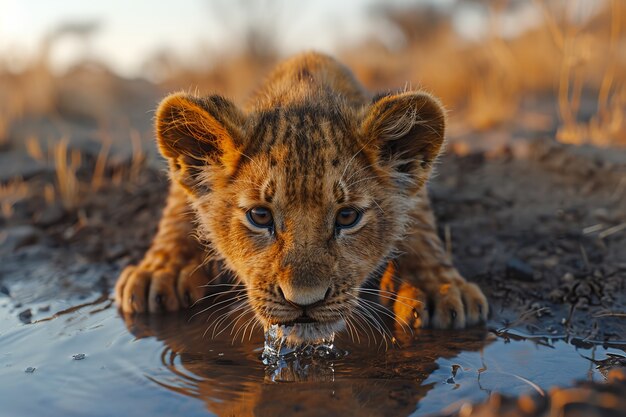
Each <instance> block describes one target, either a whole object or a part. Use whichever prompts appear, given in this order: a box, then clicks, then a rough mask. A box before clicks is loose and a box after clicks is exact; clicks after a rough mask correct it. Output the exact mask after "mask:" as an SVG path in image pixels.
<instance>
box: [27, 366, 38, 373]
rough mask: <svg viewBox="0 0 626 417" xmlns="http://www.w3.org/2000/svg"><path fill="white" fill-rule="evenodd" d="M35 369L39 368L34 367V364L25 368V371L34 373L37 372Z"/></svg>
mask: <svg viewBox="0 0 626 417" xmlns="http://www.w3.org/2000/svg"><path fill="white" fill-rule="evenodd" d="M35 369H37V368H33V367H32V366H29V367H28V368H26V369H24V372H26V373H27V374H32V373H33V372H35Z"/></svg>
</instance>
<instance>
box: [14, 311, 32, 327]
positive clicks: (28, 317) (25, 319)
mask: <svg viewBox="0 0 626 417" xmlns="http://www.w3.org/2000/svg"><path fill="white" fill-rule="evenodd" d="M17 317H18V318H19V319H20V321H21V322H22V323H24V324H30V323H31V321H32V318H33V312H32V311H31V309H30V308H27V309H26V310H24V311H22V312H20V313H19V314H18V315H17Z"/></svg>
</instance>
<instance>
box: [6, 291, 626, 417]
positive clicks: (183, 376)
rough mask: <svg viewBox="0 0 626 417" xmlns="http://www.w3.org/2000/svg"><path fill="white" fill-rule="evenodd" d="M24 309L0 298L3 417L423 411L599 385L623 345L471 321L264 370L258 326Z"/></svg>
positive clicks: (342, 340)
mask: <svg viewBox="0 0 626 417" xmlns="http://www.w3.org/2000/svg"><path fill="white" fill-rule="evenodd" d="M29 307H30V308H31V311H33V312H34V314H33V316H32V317H31V319H30V320H31V321H32V323H31V324H23V323H21V322H20V321H19V320H18V319H17V314H16V310H15V309H14V307H13V306H12V305H11V304H10V303H8V302H7V303H5V304H2V303H0V392H1V393H2V396H1V397H2V399H1V403H0V407H1V410H2V414H3V415H9V416H13V415H15V416H18V415H45V416H52V417H54V416H71V415H81V414H84V412H85V410H89V414H90V415H94V416H110V415H125V416H128V415H151V416H171V415H185V416H206V415H236V416H245V415H268V416H269V415H272V416H276V415H311V414H315V415H355V414H356V415H373V416H377V415H380V416H383V415H398V416H403V415H404V416H424V415H431V414H437V413H440V412H442V411H445V412H450V411H454V410H456V409H458V408H459V407H460V405H461V404H462V403H463V402H465V401H474V402H475V401H484V400H486V399H487V398H488V397H489V395H490V393H491V392H496V391H497V392H501V393H505V394H512V395H520V394H524V393H538V395H543V394H544V393H545V392H546V391H547V390H548V389H549V388H550V387H552V386H556V385H558V386H569V385H571V384H572V383H573V381H574V380H576V379H578V380H580V379H583V380H602V379H603V378H604V375H603V366H602V365H603V364H605V363H608V362H607V361H609V362H610V361H616V360H617V361H619V360H623V356H624V349H625V347H626V345H620V344H613V345H611V346H602V345H595V344H592V343H588V342H583V341H580V340H574V341H573V343H572V341H570V342H566V341H565V340H564V339H562V338H555V337H541V336H533V337H526V336H524V335H522V334H516V333H494V332H489V331H486V330H480V329H474V330H470V331H463V332H445V331H424V332H421V334H419V335H418V336H417V337H415V338H414V339H413V340H403V341H402V344H404V346H402V347H401V348H398V347H389V348H387V347H386V346H385V344H384V343H381V342H380V341H376V340H374V338H373V337H372V336H371V335H370V339H369V340H368V338H367V337H366V336H365V335H364V336H362V338H361V340H360V343H358V342H353V341H352V340H351V338H350V337H349V335H347V334H338V335H337V337H336V338H335V340H334V341H329V343H332V346H331V345H327V346H326V348H324V349H323V352H322V353H324V354H318V353H319V352H317V353H316V352H309V353H310V355H298V356H297V357H295V358H293V357H291V358H289V357H288V356H287V357H281V359H280V360H278V361H273V362H267V361H266V363H265V364H264V363H263V361H262V360H261V357H262V354H263V349H264V339H263V334H262V333H261V332H260V331H258V330H257V331H256V332H253V333H251V334H248V335H246V337H244V338H243V341H242V340H241V339H242V338H241V337H238V338H237V340H236V341H234V342H233V340H232V339H233V335H234V332H232V333H231V331H230V329H226V330H225V331H223V332H221V333H220V334H219V335H218V336H216V337H215V338H212V337H211V333H210V332H208V333H207V331H206V330H207V324H206V323H205V320H204V319H203V318H202V317H200V316H199V317H195V318H193V319H192V320H190V319H189V318H190V316H191V314H175V315H168V316H160V317H159V316H145V317H136V318H126V319H124V318H122V317H121V316H120V315H119V314H118V312H117V311H116V309H115V308H114V307H112V306H111V303H110V301H109V300H108V299H106V298H98V297H93V298H92V299H88V300H86V301H84V302H81V303H79V302H76V303H73V305H71V306H68V305H67V304H64V303H60V302H53V303H49V305H46V306H43V307H44V308H42V309H40V308H39V306H36V305H35V306H29ZM328 352H331V353H332V352H335V353H336V352H340V354H336V355H335V354H333V355H329V356H325V353H328Z"/></svg>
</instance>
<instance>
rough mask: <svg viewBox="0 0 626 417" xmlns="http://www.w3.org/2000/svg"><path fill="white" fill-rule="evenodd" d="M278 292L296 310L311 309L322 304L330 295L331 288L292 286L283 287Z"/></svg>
mask: <svg viewBox="0 0 626 417" xmlns="http://www.w3.org/2000/svg"><path fill="white" fill-rule="evenodd" d="M278 292H279V293H280V295H281V296H282V297H283V298H284V299H285V301H287V302H288V303H289V304H291V305H292V306H294V307H296V308H302V309H306V308H311V307H315V306H317V305H320V304H321V303H323V302H324V300H326V298H328V296H329V295H330V287H328V288H326V287H308V288H302V287H295V286H292V285H281V286H279V287H278Z"/></svg>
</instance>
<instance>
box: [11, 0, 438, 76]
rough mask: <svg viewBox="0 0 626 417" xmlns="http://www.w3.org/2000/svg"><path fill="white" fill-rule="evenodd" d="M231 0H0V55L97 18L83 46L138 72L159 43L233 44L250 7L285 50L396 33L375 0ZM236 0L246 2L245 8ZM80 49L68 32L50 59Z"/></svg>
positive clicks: (19, 53) (29, 49) (127, 71)
mask: <svg viewBox="0 0 626 417" xmlns="http://www.w3.org/2000/svg"><path fill="white" fill-rule="evenodd" d="M421 1H424V0H421ZM406 2H407V0H393V1H389V0H387V1H386V2H385V3H386V4H389V3H393V4H397V3H406ZM233 3H236V2H233V1H232V0H231V1H230V2H229V0H223V1H219V0H216V1H211V0H178V1H167V2H166V1H157V0H108V1H106V2H104V1H90V0H54V1H53V0H0V54H2V55H4V56H7V54H9V56H11V57H12V59H14V60H15V62H19V60H20V57H22V58H26V57H30V56H32V55H33V54H35V53H36V51H37V47H38V45H39V42H40V40H41V39H42V38H43V37H44V36H45V35H46V34H47V33H49V32H50V31H52V30H53V29H54V28H55V27H57V26H58V25H59V24H60V23H62V22H85V21H97V22H99V23H100V24H101V27H100V29H99V30H98V32H97V33H96V34H95V36H93V38H92V39H91V40H90V41H89V43H88V44H87V45H88V47H87V49H88V51H87V52H88V53H89V54H90V55H91V56H92V57H94V58H98V59H101V60H104V61H105V62H107V63H108V64H109V65H110V66H112V67H113V68H114V69H115V70H116V71H118V72H120V73H122V74H124V75H136V74H137V72H138V71H139V68H140V66H141V63H142V62H143V61H144V60H145V58H146V57H147V56H149V55H150V54H152V53H154V52H156V51H158V50H163V49H170V50H174V51H176V52H177V54H178V55H181V56H185V57H190V58H191V57H193V53H194V52H197V50H198V47H199V45H200V44H204V45H206V46H208V47H209V48H215V49H223V48H226V49H229V48H231V47H234V46H235V45H227V44H228V42H229V41H230V42H231V43H232V36H233V34H234V33H235V34H236V33H237V32H238V31H240V26H242V25H243V24H244V22H245V21H246V19H249V16H250V13H254V14H265V15H264V16H260V17H261V18H264V19H266V21H270V22H275V25H276V27H277V28H279V30H280V33H281V39H279V41H280V45H279V46H280V47H281V48H282V49H283V51H284V52H285V53H289V52H293V51H296V50H301V49H307V48H309V49H310V48H315V49H320V50H325V51H329V52H332V49H333V47H335V46H336V45H337V43H338V42H340V43H342V44H346V43H347V44H349V43H350V42H356V41H357V40H359V39H362V38H363V36H364V35H367V34H376V35H377V36H378V37H379V38H382V39H381V40H382V41H383V42H385V41H390V39H391V40H393V37H394V36H398V34H397V33H394V28H393V27H390V25H388V24H386V23H385V22H384V21H383V19H381V18H380V17H377V16H375V14H373V13H371V8H370V7H369V6H371V5H372V4H373V3H380V0H361V1H358V0H314V1H313V0H308V1H293V0H292V1H289V0H282V1H281V0H277V1H274V2H264V1H263V0H260V1H259V0H257V1H255V2H254V3H255V4H252V3H253V2H252V1H248V2H245V1H241V2H240V3H239V4H240V6H239V7H236V6H235V7H230V5H232V4H233ZM263 3H273V4H277V5H278V6H275V7H270V8H265V9H264V8H263V7H259V5H262V4H263ZM444 3H449V1H444ZM220 5H221V8H220ZM225 5H226V7H224V6H225ZM241 5H246V6H247V5H252V7H251V8H250V9H249V10H248V9H246V8H245V7H246V6H241ZM222 9H224V12H221V10H222ZM268 9H269V11H268ZM233 10H237V11H238V12H239V13H238V14H237V13H233ZM246 15H247V16H246ZM268 19H269V20H268ZM85 49H86V47H85V45H84V44H81V43H80V42H76V40H72V39H71V38H68V39H66V40H64V41H62V42H61V43H60V44H59V46H58V47H57V48H56V49H55V50H54V51H53V54H52V58H53V65H54V66H55V67H57V69H63V67H65V66H67V65H68V63H70V62H72V61H73V60H75V59H76V57H77V56H79V55H81V54H82V53H85V52H86V51H85Z"/></svg>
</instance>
